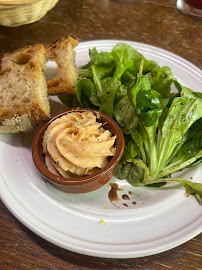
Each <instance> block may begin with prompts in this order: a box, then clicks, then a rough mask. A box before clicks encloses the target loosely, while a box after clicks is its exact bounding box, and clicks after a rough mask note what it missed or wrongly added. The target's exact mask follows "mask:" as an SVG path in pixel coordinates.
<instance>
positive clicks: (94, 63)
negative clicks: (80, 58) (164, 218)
mask: <svg viewBox="0 0 202 270" xmlns="http://www.w3.org/2000/svg"><path fill="white" fill-rule="evenodd" d="M89 55H90V59H91V60H90V62H89V63H88V64H87V65H86V66H84V67H82V68H81V69H79V74H80V78H79V80H78V83H77V89H76V93H77V96H76V97H74V98H73V100H69V98H67V97H60V99H61V101H62V102H63V103H65V104H67V105H68V106H70V105H71V106H72V107H76V106H80V107H85V108H93V109H97V110H100V111H102V112H104V113H106V114H108V115H109V116H110V117H112V118H113V119H114V120H116V122H117V123H118V124H119V126H120V128H121V129H122V132H123V134H124V138H125V148H124V154H123V157H122V159H121V162H120V163H119V166H118V169H117V172H116V177H117V178H119V179H126V180H127V181H128V182H129V184H131V185H132V186H135V187H137V186H150V187H158V186H162V185H164V184H165V183H166V182H177V183H182V184H183V185H184V186H185V189H186V192H187V193H188V194H191V195H194V196H195V197H196V199H197V200H198V202H199V204H200V205H202V183H194V182H192V181H189V180H185V179H181V178H171V174H172V173H174V172H177V171H180V170H182V169H184V168H188V167H190V166H193V165H196V164H198V163H199V162H201V161H202V93H199V92H194V91H192V90H190V89H188V88H186V87H184V86H182V85H180V84H179V83H178V82H177V80H176V79H175V78H174V75H173V73H172V72H171V70H170V68H169V67H167V66H163V67H160V66H159V64H158V63H156V62H155V61H152V60H147V59H146V58H145V57H144V56H143V55H142V54H140V53H139V52H138V51H136V50H134V49H133V48H132V47H131V46H129V45H127V44H124V43H119V44H117V45H115V46H114V47H113V49H112V51H111V52H100V53H98V52H97V50H96V48H93V49H91V50H89ZM172 83H174V84H175V86H176V89H177V93H171V84H172Z"/></svg>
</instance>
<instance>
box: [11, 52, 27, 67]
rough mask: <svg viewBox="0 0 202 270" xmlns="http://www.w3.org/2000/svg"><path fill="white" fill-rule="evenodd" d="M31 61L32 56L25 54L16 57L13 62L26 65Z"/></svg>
mask: <svg viewBox="0 0 202 270" xmlns="http://www.w3.org/2000/svg"><path fill="white" fill-rule="evenodd" d="M30 59H31V55H29V54H25V53H23V54H19V55H16V57H15V59H14V60H13V62H14V63H16V64H18V65H25V64H27V63H28V62H29V60H30Z"/></svg>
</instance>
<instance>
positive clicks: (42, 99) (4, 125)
mask: <svg viewBox="0 0 202 270" xmlns="http://www.w3.org/2000/svg"><path fill="white" fill-rule="evenodd" d="M45 63H46V50H45V47H44V46H43V45H35V46H27V47H25V48H22V49H20V50H17V51H15V52H14V53H11V54H6V55H5V56H4V57H3V59H2V69H1V75H0V133H9V132H11V133H17V132H20V131H23V132H27V131H30V130H32V129H33V127H35V126H37V125H39V124H41V123H42V122H43V121H45V120H47V119H49V118H50V106H49V100H48V94H47V83H46V79H45V76H44V73H43V72H44V70H45Z"/></svg>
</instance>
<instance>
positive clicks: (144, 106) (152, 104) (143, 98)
mask: <svg viewBox="0 0 202 270" xmlns="http://www.w3.org/2000/svg"><path fill="white" fill-rule="evenodd" d="M136 110H137V114H138V116H139V118H140V120H141V122H142V123H143V125H145V126H146V127H150V126H153V125H154V124H155V123H156V122H157V121H158V119H159V117H160V115H161V113H162V111H163V102H162V98H161V95H160V94H159V93H158V92H156V91H155V90H152V89H151V90H146V91H145V90H140V91H139V92H138V94H137V96H136Z"/></svg>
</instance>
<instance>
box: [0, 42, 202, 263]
mask: <svg viewBox="0 0 202 270" xmlns="http://www.w3.org/2000/svg"><path fill="white" fill-rule="evenodd" d="M118 42H119V41H117V40H100V41H92V42H82V43H80V45H79V46H78V48H77V49H76V50H77V56H76V63H77V65H78V66H82V65H84V64H86V63H87V62H88V61H89V56H88V49H89V48H92V47H97V49H98V51H101V50H102V51H110V50H111V48H112V46H113V45H115V44H116V43H118ZM125 42H127V44H130V45H132V46H133V47H134V48H136V49H137V50H138V51H139V52H141V53H142V54H143V55H144V56H145V57H146V58H148V59H152V60H155V61H157V62H158V63H159V64H160V65H161V66H163V65H167V66H169V67H170V68H171V69H172V71H173V73H174V74H175V76H176V77H177V78H178V79H179V81H180V82H181V83H182V84H184V85H186V86H188V87H190V88H191V89H194V90H195V91H200V89H201V81H202V74H201V71H200V70H199V69H198V68H197V67H195V66H194V65H192V64H191V63H189V62H187V61H185V60H184V59H182V58H180V57H178V56H176V55H174V54H172V53H169V52H167V51H164V50H161V49H159V48H155V47H152V46H149V45H145V44H141V43H136V42H128V41H125ZM54 69H55V65H54V63H51V62H50V63H48V65H47V73H48V76H49V75H50V76H51V73H52V71H53V70H54ZM32 136H33V134H29V135H28V134H26V135H15V134H8V135H5V134H4V135H1V136H0V149H1V151H0V195H1V199H2V201H3V202H4V204H5V205H6V206H7V208H8V209H9V210H10V211H11V212H12V213H13V215H14V216H15V217H16V218H17V219H19V220H20V221H21V222H22V223H23V224H24V225H25V226H27V227H28V228H29V229H30V230H32V231H33V232H35V233H36V234H38V235H40V236H41V237H43V238H44V239H46V240H48V241H50V242H51V243H54V244H56V245H58V246H60V247H62V248H65V249H68V250H71V251H75V252H78V253H82V254H87V255H92V256H99V257H111V258H132V257H141V256H147V255H152V254H156V253H160V252H163V251H165V250H168V249H171V248H173V247H176V246H178V245H180V244H182V243H184V242H185V241H188V240H189V239H191V238H193V237H194V236H196V235H197V234H199V233H200V232H201V231H202V207H200V206H199V204H198V202H197V201H196V200H195V198H194V197H192V196H191V197H189V198H185V195H184V191H183V190H182V189H180V188H178V189H168V190H166V189H151V188H150V189H149V188H144V189H143V188H133V187H131V186H129V185H128V184H127V182H126V181H119V180H117V179H116V178H113V179H111V181H110V182H112V183H118V184H119V186H120V187H121V188H122V189H123V190H122V191H118V196H119V198H120V200H119V201H118V202H117V203H114V204H112V203H111V202H110V201H109V199H108V192H109V190H110V188H111V187H110V185H109V184H108V183H107V184H106V185H105V186H104V187H102V188H101V189H99V190H97V191H94V192H91V193H88V194H80V195H77V194H66V193H63V192H61V191H59V190H57V189H56V188H54V187H53V186H52V185H51V184H49V183H47V182H46V181H44V180H43V178H42V177H41V176H40V175H39V173H38V171H37V170H36V168H35V166H34V164H33V161H32V156H31V141H32ZM181 174H182V173H181ZM183 177H185V178H187V179H189V178H190V177H192V178H193V181H198V182H202V178H201V165H199V166H198V167H195V168H194V169H193V168H192V169H190V170H187V171H186V172H185V173H183ZM129 191H131V192H133V193H131V192H130V194H132V195H130V194H129ZM123 194H127V195H128V196H129V198H130V200H124V199H122V195H123ZM133 202H136V205H135V204H133ZM124 204H127V205H128V207H127V206H125V205H124ZM104 223H105V224H104Z"/></svg>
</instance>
